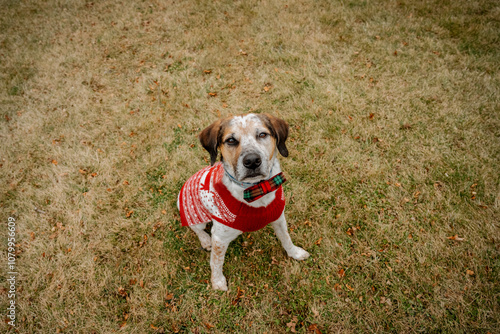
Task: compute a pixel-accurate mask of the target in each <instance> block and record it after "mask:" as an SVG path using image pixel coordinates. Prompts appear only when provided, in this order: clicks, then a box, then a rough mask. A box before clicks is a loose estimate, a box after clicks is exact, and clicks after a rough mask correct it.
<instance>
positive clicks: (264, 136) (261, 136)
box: [259, 132, 268, 138]
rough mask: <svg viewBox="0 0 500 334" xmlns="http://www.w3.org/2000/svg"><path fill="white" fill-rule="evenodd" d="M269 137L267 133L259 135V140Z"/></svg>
mask: <svg viewBox="0 0 500 334" xmlns="http://www.w3.org/2000/svg"><path fill="white" fill-rule="evenodd" d="M267 136H268V134H267V133H265V132H261V133H259V138H266V137H267Z"/></svg>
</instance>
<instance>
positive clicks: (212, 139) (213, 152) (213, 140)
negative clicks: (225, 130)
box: [199, 120, 222, 166]
mask: <svg viewBox="0 0 500 334" xmlns="http://www.w3.org/2000/svg"><path fill="white" fill-rule="evenodd" d="M221 123H222V121H221V120H218V121H215V122H213V123H212V124H210V125H209V126H208V127H207V128H205V129H203V131H201V133H200V135H199V139H200V143H201V145H202V146H203V148H205V150H207V151H208V153H210V165H211V166H213V164H214V163H215V161H216V160H217V148H218V147H219V139H218V138H219V131H220V128H221Z"/></svg>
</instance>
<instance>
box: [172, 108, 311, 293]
mask: <svg viewBox="0 0 500 334" xmlns="http://www.w3.org/2000/svg"><path fill="white" fill-rule="evenodd" d="M287 137H288V124H287V123H286V122H285V121H284V120H282V119H279V118H276V117H274V116H271V115H267V114H258V115H256V114H248V115H244V116H231V117H227V118H224V119H221V120H218V121H216V122H214V123H213V124H211V125H210V126H209V127H207V128H206V129H204V130H203V131H202V132H201V133H200V136H199V138H200V142H201V144H202V145H203V147H204V148H205V149H206V150H207V151H208V152H209V153H210V160H211V166H209V167H206V168H204V169H202V170H200V171H199V172H197V173H196V174H195V175H193V176H192V177H191V178H189V180H188V181H187V182H186V183H185V184H184V186H183V187H182V190H181V192H180V194H179V198H178V201H177V207H178V208H179V210H180V214H181V222H182V225H183V226H189V227H190V228H191V229H192V230H193V231H194V232H195V233H196V235H197V236H198V238H199V239H200V242H201V245H202V247H203V248H204V249H206V250H211V255H210V267H211V269H212V287H213V288H214V289H218V290H227V282H226V278H225V277H224V274H223V273H222V266H223V264H224V255H225V253H226V250H227V247H228V245H229V243H230V242H231V241H233V240H234V239H235V238H236V237H237V236H238V235H240V234H241V233H243V232H250V231H256V230H258V229H260V228H262V227H264V226H266V225H268V224H269V223H270V224H271V226H272V227H273V228H274V231H275V233H276V236H277V237H278V239H279V240H280V241H281V244H282V245H283V247H284V248H285V250H286V252H287V254H288V256H290V257H292V258H294V259H296V260H304V259H307V258H308V257H309V253H308V252H306V251H305V250H303V249H302V248H300V247H297V246H295V245H294V244H293V243H292V240H291V239H290V235H289V234H288V230H287V223H286V220H285V213H284V206H285V197H284V195H283V188H282V186H281V184H282V183H283V182H284V177H283V174H282V173H281V167H280V163H279V161H278V157H277V155H278V152H279V153H280V154H281V155H283V156H284V157H286V156H288V150H287V148H286V146H285V141H286V139H287ZM218 151H220V152H221V162H220V163H216V160H217V156H218ZM209 221H213V226H212V230H211V234H212V236H211V237H210V235H209V234H208V233H206V232H205V227H206V225H207V223H208V222H209Z"/></svg>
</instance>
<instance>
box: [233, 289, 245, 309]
mask: <svg viewBox="0 0 500 334" xmlns="http://www.w3.org/2000/svg"><path fill="white" fill-rule="evenodd" d="M244 292H245V291H244V290H241V289H240V287H238V292H237V293H236V298H234V299H233V301H232V302H231V304H232V305H236V304H238V303H239V301H240V299H241V297H243V293H244Z"/></svg>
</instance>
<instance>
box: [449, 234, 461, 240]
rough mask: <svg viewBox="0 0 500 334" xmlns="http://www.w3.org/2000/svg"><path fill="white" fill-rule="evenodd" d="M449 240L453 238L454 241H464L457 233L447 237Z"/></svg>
mask: <svg viewBox="0 0 500 334" xmlns="http://www.w3.org/2000/svg"><path fill="white" fill-rule="evenodd" d="M448 239H450V240H455V241H464V240H465V239H464V238H460V237H459V236H458V234H455V235H454V236H451V237H448Z"/></svg>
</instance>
